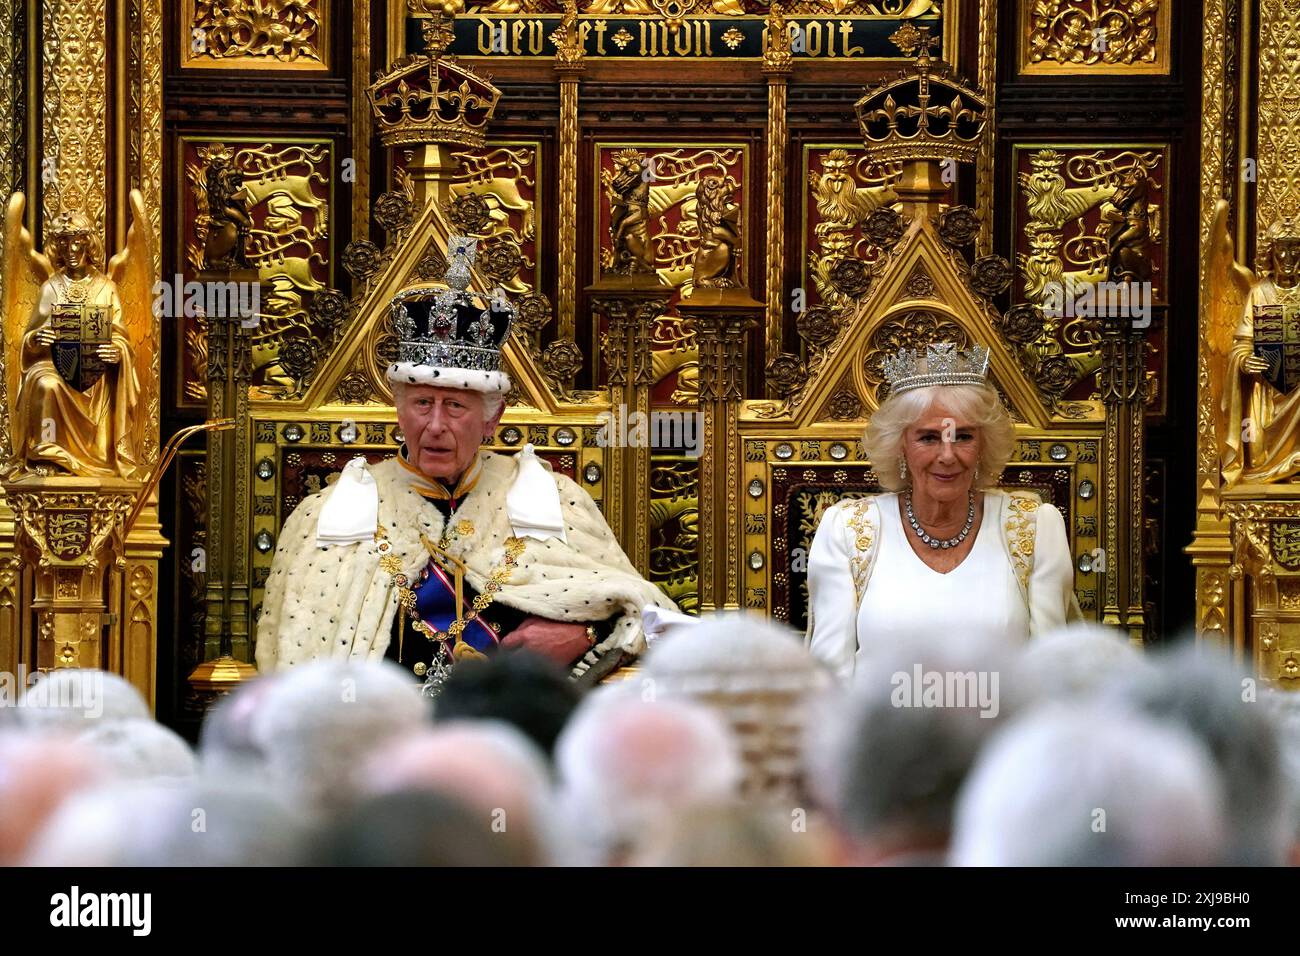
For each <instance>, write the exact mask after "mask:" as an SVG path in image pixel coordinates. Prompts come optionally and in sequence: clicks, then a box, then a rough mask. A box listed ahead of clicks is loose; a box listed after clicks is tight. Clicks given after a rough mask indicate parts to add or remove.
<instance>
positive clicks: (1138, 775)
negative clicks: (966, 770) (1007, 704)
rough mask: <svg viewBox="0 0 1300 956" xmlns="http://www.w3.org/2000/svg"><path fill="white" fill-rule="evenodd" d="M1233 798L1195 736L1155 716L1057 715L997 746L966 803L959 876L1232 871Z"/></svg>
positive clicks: (1038, 716) (980, 767)
mask: <svg viewBox="0 0 1300 956" xmlns="http://www.w3.org/2000/svg"><path fill="white" fill-rule="evenodd" d="M1223 811H1224V799H1223V788H1222V786H1221V784H1220V782H1219V779H1218V775H1217V773H1216V772H1215V769H1214V764H1213V761H1212V760H1211V759H1210V756H1209V754H1208V753H1207V752H1206V750H1205V748H1204V747H1203V746H1202V745H1201V744H1200V743H1198V742H1197V741H1196V740H1195V739H1194V738H1193V737H1192V736H1191V735H1190V734H1188V733H1186V732H1185V731H1183V730H1180V729H1179V728H1177V727H1175V726H1172V725H1170V724H1169V723H1168V722H1160V721H1157V720H1155V719H1153V718H1151V717H1147V716H1142V715H1140V714H1136V713H1132V712H1125V711H1123V710H1120V711H1107V710H1102V709H1100V708H1097V707H1078V706H1075V707H1067V706H1060V707H1047V708H1043V709H1039V710H1036V711H1032V712H1030V713H1027V714H1025V715H1023V716H1022V717H1021V718H1020V719H1019V720H1017V721H1016V722H1015V723H1013V724H1012V725H1011V726H1009V727H1008V728H1006V730H1004V731H1003V732H1001V733H1000V734H999V735H998V736H997V737H996V738H994V739H993V740H992V741H990V743H989V746H988V747H987V748H986V749H985V751H984V752H983V753H982V754H981V755H980V758H979V761H978V763H977V764H976V766H975V768H974V770H973V771H972V772H971V775H970V779H969V781H968V782H967V784H966V786H965V788H964V789H963V791H962V793H961V797H960V800H959V803H958V807H957V814H956V824H955V827H954V830H953V839H952V852H951V856H950V860H951V862H952V863H953V864H954V865H956V866H1207V865H1213V864H1216V863H1219V862H1222V859H1223V851H1224V847H1225V843H1224V840H1225V823H1224V818H1223Z"/></svg>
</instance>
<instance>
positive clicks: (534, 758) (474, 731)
mask: <svg viewBox="0 0 1300 956" xmlns="http://www.w3.org/2000/svg"><path fill="white" fill-rule="evenodd" d="M356 786H357V789H358V790H359V791H360V792H362V793H364V794H367V795H383V794H390V793H401V792H409V791H412V790H416V791H431V792H434V793H439V794H442V795H444V796H447V797H451V798H452V799H454V800H456V801H457V802H459V803H461V804H462V805H463V806H465V807H466V809H468V810H469V811H470V813H471V814H473V815H474V816H476V817H477V818H478V819H479V820H481V822H482V825H483V827H484V831H485V832H502V831H501V830H492V827H494V826H500V827H503V828H504V832H506V833H509V834H511V835H514V836H516V837H519V838H520V848H521V849H522V850H524V851H525V852H529V853H532V854H534V855H536V854H538V853H540V854H541V855H542V857H543V858H549V857H550V856H551V855H553V854H554V853H555V852H556V850H557V847H558V844H559V841H560V840H561V839H562V836H561V835H560V834H558V833H556V832H554V831H553V829H552V823H553V822H554V820H555V817H556V814H555V812H554V808H553V806H552V803H551V797H552V793H551V779H550V769H549V767H548V766H547V762H546V755H545V754H544V753H542V751H541V748H539V747H538V746H537V745H536V744H535V743H533V742H532V740H530V739H529V738H528V737H527V736H526V735H525V734H524V733H523V732H522V731H520V730H519V729H517V728H516V727H514V726H512V725H510V724H507V723H505V722H504V721H498V720H449V721H446V722H444V723H440V724H436V725H434V726H432V727H430V728H429V729H427V730H423V731H421V732H420V733H419V734H412V735H408V736H405V737H402V738H399V739H396V740H394V741H393V742H392V743H390V744H389V745H388V746H386V747H383V748H381V749H380V750H377V751H376V752H375V753H374V754H373V755H371V757H370V758H369V759H368V760H367V761H366V762H365V763H364V764H363V765H362V766H361V767H360V768H359V773H358V774H357V777H356Z"/></svg>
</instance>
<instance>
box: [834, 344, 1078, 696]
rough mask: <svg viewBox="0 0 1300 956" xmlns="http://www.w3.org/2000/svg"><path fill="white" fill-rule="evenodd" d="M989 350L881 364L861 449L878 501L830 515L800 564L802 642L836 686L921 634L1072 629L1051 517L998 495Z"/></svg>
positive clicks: (999, 424)
mask: <svg viewBox="0 0 1300 956" xmlns="http://www.w3.org/2000/svg"><path fill="white" fill-rule="evenodd" d="M988 360H989V358H988V350H987V349H985V348H982V347H980V346H976V347H975V348H973V349H971V350H969V351H959V350H958V349H956V347H955V346H953V345H952V344H948V343H943V344H938V345H932V346H930V347H929V348H928V349H927V350H926V352H925V353H924V354H921V353H920V352H919V351H913V350H909V349H903V350H902V351H900V352H899V353H898V354H897V355H895V356H893V357H891V358H889V359H887V360H886V363H885V374H886V377H887V379H888V380H889V384H890V391H889V397H888V398H887V399H886V400H885V402H884V403H883V404H882V405H881V406H880V408H879V409H878V410H877V411H876V413H875V414H874V415H873V416H872V418H871V424H870V425H869V426H868V428H867V433H866V438H865V440H864V445H865V448H866V452H867V457H868V458H869V459H870V460H871V463H872V467H873V468H874V470H875V472H876V475H877V476H878V478H879V481H880V484H881V486H882V487H883V488H884V489H885V493H883V494H879V495H874V496H871V497H867V498H860V499H851V500H843V501H840V502H837V503H836V504H835V505H833V506H831V507H830V508H828V509H827V511H826V513H825V514H824V515H823V516H822V519H821V523H820V524H819V525H818V528H817V534H816V536H815V537H814V539H813V544H812V550H811V553H810V555H809V561H808V595H809V606H808V641H809V644H810V646H811V648H812V651H813V654H814V655H816V656H817V657H818V658H819V659H820V660H822V661H823V662H824V663H826V664H827V665H828V666H829V667H831V668H832V669H833V670H834V671H835V672H836V673H837V674H838V675H839V676H840V677H841V678H843V679H849V678H851V677H852V676H853V673H854V668H855V666H856V664H857V662H858V661H860V660H865V659H866V657H867V656H868V655H870V654H871V653H872V649H873V648H876V647H885V646H889V645H891V644H895V643H897V642H900V641H905V640H907V639H908V638H909V637H912V636H916V635H926V634H935V633H939V634H946V635H951V637H952V639H953V640H972V641H976V640H993V641H1001V642H1021V641H1024V640H1026V639H1027V638H1029V637H1031V636H1033V635H1035V634H1041V633H1044V632H1047V631H1050V630H1052V629H1054V628H1058V627H1061V626H1062V625H1064V624H1065V623H1066V622H1067V621H1068V620H1073V619H1076V618H1080V617H1082V615H1081V613H1080V611H1079V605H1078V601H1077V600H1076V599H1075V596H1074V591H1073V587H1072V583H1073V573H1072V571H1073V568H1072V562H1071V559H1070V549H1069V542H1068V539H1067V537H1066V532H1065V522H1064V521H1063V520H1062V518H1061V513H1060V512H1059V511H1057V510H1056V509H1055V508H1054V507H1052V506H1051V505H1046V504H1043V503H1042V502H1041V501H1040V500H1039V498H1038V496H1037V495H1036V494H1034V493H1033V492H1030V491H1021V490H1017V491H1011V492H1006V491H1001V490H998V488H997V487H996V486H997V483H998V480H999V479H1000V478H1001V476H1002V470H1003V468H1005V467H1006V464H1007V461H1008V460H1009V459H1010V457H1011V451H1012V447H1013V445H1014V436H1013V432H1012V425H1011V418H1010V416H1009V415H1008V413H1007V410H1006V408H1005V407H1003V405H1002V401H1001V399H1000V398H999V397H998V393H997V392H996V391H995V390H994V389H993V388H992V387H991V386H990V385H989V384H988V382H987V380H986V374H987V371H988Z"/></svg>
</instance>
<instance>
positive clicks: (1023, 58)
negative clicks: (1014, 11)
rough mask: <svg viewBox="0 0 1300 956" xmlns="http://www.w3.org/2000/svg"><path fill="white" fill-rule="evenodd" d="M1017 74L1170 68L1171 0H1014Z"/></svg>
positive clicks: (1146, 71) (1160, 70) (1163, 70)
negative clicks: (1017, 47)
mask: <svg viewBox="0 0 1300 956" xmlns="http://www.w3.org/2000/svg"><path fill="white" fill-rule="evenodd" d="M1017 2H1018V6H1019V13H1020V19H1019V41H1020V42H1019V48H1020V72H1021V73H1025V74H1068V73H1076V74H1078V73H1082V74H1088V75H1093V76H1098V75H1104V74H1150V73H1156V74H1160V73H1168V72H1169V33H1170V21H1171V18H1172V10H1173V6H1174V3H1175V0H1017Z"/></svg>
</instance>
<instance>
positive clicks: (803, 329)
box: [795, 305, 840, 349]
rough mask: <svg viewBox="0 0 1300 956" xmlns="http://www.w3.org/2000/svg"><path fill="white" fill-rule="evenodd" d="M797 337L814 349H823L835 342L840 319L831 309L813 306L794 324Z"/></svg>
mask: <svg viewBox="0 0 1300 956" xmlns="http://www.w3.org/2000/svg"><path fill="white" fill-rule="evenodd" d="M795 327H796V328H797V329H798V330H799V337H800V338H801V339H803V340H804V341H805V342H807V343H808V344H809V345H811V346H812V347H813V348H815V349H824V348H826V347H827V346H828V345H830V344H831V343H832V342H834V341H835V336H837V335H838V334H839V331H840V319H839V316H838V315H836V314H835V312H834V311H833V310H832V309H828V308H826V307H825V306H820V305H819V306H815V307H813V308H811V309H809V310H808V311H807V312H805V313H804V314H803V315H801V316H799V321H798V322H796V323H795Z"/></svg>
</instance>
